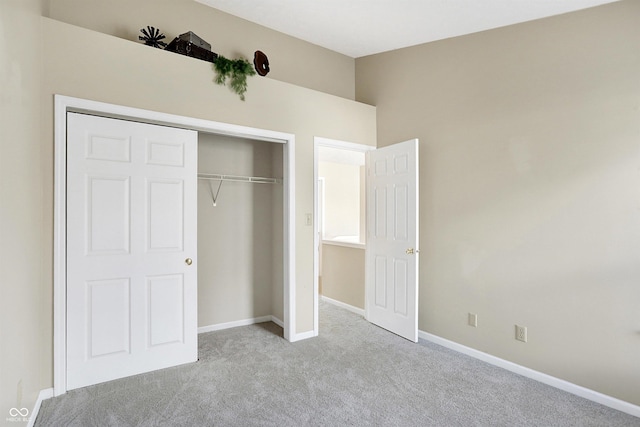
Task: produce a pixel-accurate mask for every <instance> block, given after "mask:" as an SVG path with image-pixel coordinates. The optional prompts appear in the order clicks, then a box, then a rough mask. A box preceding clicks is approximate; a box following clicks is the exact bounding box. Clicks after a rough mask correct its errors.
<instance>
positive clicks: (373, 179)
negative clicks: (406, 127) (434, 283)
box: [365, 139, 418, 342]
mask: <svg viewBox="0 0 640 427" xmlns="http://www.w3.org/2000/svg"><path fill="white" fill-rule="evenodd" d="M417 244H418V140H417V139H415V140H411V141H406V142H402V143H399V144H394V145H390V146H388V147H383V148H379V149H377V150H373V151H369V152H368V153H367V247H366V256H365V269H366V274H365V277H366V284H365V287H366V292H365V294H366V301H365V307H366V309H365V312H366V315H367V320H369V321H370V322H371V323H374V324H376V325H378V326H381V327H383V328H385V329H387V330H389V331H391V332H393V333H395V334H398V335H400V336H402V337H404V338H407V339H409V340H411V341H414V342H417V341H418V259H417V257H418V248H417Z"/></svg>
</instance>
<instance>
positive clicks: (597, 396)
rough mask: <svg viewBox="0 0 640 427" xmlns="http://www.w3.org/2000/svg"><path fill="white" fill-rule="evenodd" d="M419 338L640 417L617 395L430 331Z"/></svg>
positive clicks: (638, 409)
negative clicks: (596, 389) (488, 352)
mask: <svg viewBox="0 0 640 427" xmlns="http://www.w3.org/2000/svg"><path fill="white" fill-rule="evenodd" d="M418 338H422V339H423V340H426V341H429V342H432V343H434V344H438V345H441V346H443V347H446V348H448V349H450V350H454V351H457V352H458V353H462V354H465V355H467V356H471V357H473V358H474V359H478V360H482V361H483V362H486V363H489V364H490V365H494V366H497V367H499V368H502V369H506V370H507V371H511V372H513V373H516V374H518V375H522V376H523V377H527V378H531V379H532V380H535V381H538V382H541V383H543V384H546V385H550V386H551V387H555V388H557V389H560V390H563V391H566V392H567V393H571V394H574V395H576V396H579V397H582V398H584V399H587V400H591V401H592V402H596V403H599V404H601V405H604V406H608V407H609V408H613V409H616V410H618V411H620V412H624V413H627V414H629V415H633V416H634V417H640V406H637V405H634V404H632V403H629V402H625V401H624V400H620V399H616V398H615V397H611V396H608V395H606V394H602V393H600V392H597V391H594V390H591V389H588V388H586V387H582V386H579V385H577V384H573V383H570V382H569V381H565V380H562V379H560V378H556V377H553V376H551V375H548V374H545V373H542V372H539V371H536V370H533V369H530V368H527V367H525V366H522V365H518V364H517V363H513V362H509V361H508V360H505V359H501V358H499V357H496V356H492V355H490V354H487V353H484V352H482V351H479V350H476V349H474V348H471V347H467V346H465V345H462V344H458V343H456V342H454V341H449V340H448V339H445V338H442V337H439V336H437V335H433V334H430V333H428V332H424V331H418Z"/></svg>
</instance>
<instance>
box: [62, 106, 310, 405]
mask: <svg viewBox="0 0 640 427" xmlns="http://www.w3.org/2000/svg"><path fill="white" fill-rule="evenodd" d="M67 112H77V113H86V114H94V115H98V116H103V117H110V118H115V119H123V120H134V121H138V122H142V123H149V124H156V125H164V126H172V127H178V128H184V129H192V130H195V131H200V132H208V133H214V134H219V135H226V136H232V137H238V138H249V139H253V140H258V141H266V142H274V143H280V144H284V153H283V154H284V156H283V234H284V236H283V237H284V239H283V264H284V265H283V271H284V274H283V276H284V277H283V279H284V280H283V282H284V283H283V287H284V291H283V295H284V306H283V311H284V313H283V317H284V319H283V322H284V338H285V339H287V340H288V341H290V342H294V341H298V340H300V339H303V338H305V337H304V336H302V335H303V334H297V333H296V327H295V325H296V322H295V314H296V297H295V290H296V280H295V221H294V220H295V135H293V134H289V133H284V132H275V131H270V130H264V129H258V128H252V127H247V126H239V125H232V124H228V123H222V122H215V121H211V120H204V119H196V118H192V117H187V116H179V115H174V114H168V113H160V112H156V111H150V110H143V109H139V108H133V107H126V106H121V105H115V104H108V103H103V102H98V101H91V100H86V99H81V98H73V97H69V96H64V95H57V94H56V95H54V215H53V216H54V232H53V245H54V246H53V392H54V396H59V395H61V394H64V393H66V392H67V385H66V378H67V369H66V358H67V351H66V341H67V321H66V320H67V319H66V316H67V304H66V300H67V292H66V283H67V265H66V263H67V254H66V236H67V228H66V217H67V199H66V193H67V170H66V163H67V149H66V147H67Z"/></svg>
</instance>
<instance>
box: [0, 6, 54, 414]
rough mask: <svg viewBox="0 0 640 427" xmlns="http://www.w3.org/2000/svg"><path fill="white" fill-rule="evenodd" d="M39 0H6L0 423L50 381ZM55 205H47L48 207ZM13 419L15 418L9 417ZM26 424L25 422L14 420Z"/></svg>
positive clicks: (1, 10)
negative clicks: (41, 130)
mask: <svg viewBox="0 0 640 427" xmlns="http://www.w3.org/2000/svg"><path fill="white" fill-rule="evenodd" d="M41 8H42V5H41V2H40V1H37V0H3V1H2V2H0V81H1V82H2V86H1V88H0V301H1V302H2V308H1V309H0V424H3V425H4V423H5V421H6V418H11V416H10V414H9V411H10V409H11V408H17V409H22V408H27V409H28V410H29V411H31V409H32V408H33V404H34V402H35V401H36V398H37V396H38V392H39V391H40V390H42V389H45V388H48V387H51V360H52V359H51V339H52V337H51V334H52V329H51V328H50V327H47V324H48V323H50V322H51V307H50V304H51V292H52V287H51V275H52V272H51V269H50V266H51V262H50V261H47V260H46V259H45V254H49V253H50V246H51V245H50V242H51V240H50V239H49V240H47V241H48V242H49V246H47V244H46V243H45V242H44V241H43V236H44V234H45V233H46V232H47V231H48V230H50V229H51V207H50V205H49V204H47V201H46V200H44V199H43V192H44V189H43V188H44V187H45V186H47V185H48V184H47V183H48V182H50V181H51V177H49V176H48V175H47V174H46V172H45V170H46V169H47V168H46V165H47V164H48V163H50V162H51V159H50V158H47V157H46V156H43V155H42V139H41V134H40V126H39V123H40V120H41V117H40V90H41V84H40V81H41V76H42V71H41V70H42V64H43V61H42V50H41V48H40V43H41V31H40V14H41ZM47 209H48V210H47ZM6 423H7V424H9V423H11V422H10V421H6ZM11 424H16V425H22V424H24V423H15V422H13V423H11Z"/></svg>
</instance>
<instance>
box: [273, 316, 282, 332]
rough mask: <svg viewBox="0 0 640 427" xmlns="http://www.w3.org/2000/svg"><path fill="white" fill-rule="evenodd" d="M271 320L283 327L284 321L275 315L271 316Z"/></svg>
mask: <svg viewBox="0 0 640 427" xmlns="http://www.w3.org/2000/svg"><path fill="white" fill-rule="evenodd" d="M271 321H272V322H273V323H275V324H276V325H278V326H280V327H281V328H282V329H284V322H283V321H282V320H280V319H278V318H277V317H276V316H271Z"/></svg>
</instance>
